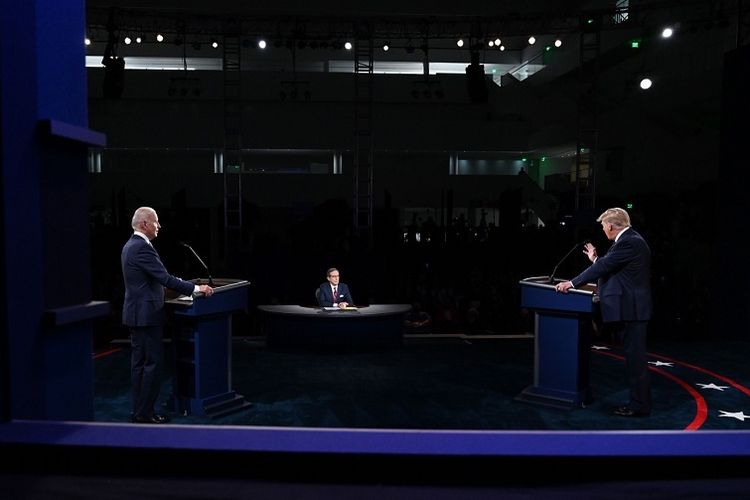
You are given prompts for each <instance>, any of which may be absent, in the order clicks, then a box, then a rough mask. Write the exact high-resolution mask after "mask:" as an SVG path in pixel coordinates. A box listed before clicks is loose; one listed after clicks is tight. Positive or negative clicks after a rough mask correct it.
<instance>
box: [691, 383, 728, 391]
mask: <svg viewBox="0 0 750 500" xmlns="http://www.w3.org/2000/svg"><path fill="white" fill-rule="evenodd" d="M695 385H697V386H698V387H700V388H701V389H716V390H717V391H723V390H724V389H729V386H728V385H716V384H714V383H713V382H711V383H710V384H701V383H700V382H699V383H697V384H695Z"/></svg>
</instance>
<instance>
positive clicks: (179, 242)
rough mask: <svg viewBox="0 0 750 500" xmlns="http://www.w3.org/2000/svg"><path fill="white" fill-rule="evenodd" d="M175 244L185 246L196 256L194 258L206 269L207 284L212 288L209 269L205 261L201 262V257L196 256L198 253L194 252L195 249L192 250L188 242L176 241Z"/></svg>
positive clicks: (212, 282) (212, 281)
mask: <svg viewBox="0 0 750 500" xmlns="http://www.w3.org/2000/svg"><path fill="white" fill-rule="evenodd" d="M177 244H178V245H180V246H182V247H185V248H187V249H188V250H190V252H191V253H192V254H193V255H195V258H196V259H198V262H200V263H201V266H203V269H205V270H206V274H207V275H208V286H210V287H212V288H213V286H214V279H213V278H212V277H211V271H209V270H208V266H207V265H206V263H205V262H203V259H201V258H200V257H199V256H198V254H197V253H195V250H193V247H191V246H190V245H188V244H187V243H185V242H184V241H178V242H177Z"/></svg>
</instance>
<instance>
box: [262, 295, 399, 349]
mask: <svg viewBox="0 0 750 500" xmlns="http://www.w3.org/2000/svg"><path fill="white" fill-rule="evenodd" d="M258 309H259V310H260V311H262V312H263V313H264V314H263V316H264V326H265V334H266V339H267V343H268V346H269V347H313V346H315V347H361V346H393V345H400V344H401V342H402V340H403V335H402V330H401V329H402V323H403V320H404V315H405V314H406V313H407V312H408V311H409V310H410V309H411V306H410V305H408V304H372V305H370V306H367V307H360V308H358V309H357V310H356V311H327V310H325V309H322V308H320V307H303V306H297V305H261V306H258Z"/></svg>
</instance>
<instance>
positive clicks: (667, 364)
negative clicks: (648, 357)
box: [648, 361, 674, 366]
mask: <svg viewBox="0 0 750 500" xmlns="http://www.w3.org/2000/svg"><path fill="white" fill-rule="evenodd" d="M648 364H650V365H654V366H674V363H665V362H664V361H649V362H648Z"/></svg>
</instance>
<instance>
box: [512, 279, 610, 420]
mask: <svg viewBox="0 0 750 500" xmlns="http://www.w3.org/2000/svg"><path fill="white" fill-rule="evenodd" d="M560 281H565V280H555V282H554V283H551V282H550V280H549V277H548V276H537V277H532V278H526V279H523V280H521V281H520V282H519V284H520V285H521V307H523V308H527V309H529V310H531V311H534V383H533V385H530V386H529V387H527V388H526V389H524V390H523V391H522V392H521V394H519V395H518V396H517V397H516V400H518V401H523V402H527V403H534V404H539V405H544V406H551V407H554V408H561V409H572V408H576V407H583V406H585V405H586V404H587V403H588V402H589V400H590V398H591V394H590V391H589V356H590V338H589V335H588V332H589V328H590V326H589V325H590V321H591V319H592V310H593V304H594V302H593V294H594V292H595V290H596V285H594V284H587V285H586V286H584V287H581V288H579V289H575V290H574V289H571V290H569V291H568V293H567V294H565V293H559V292H557V291H555V286H554V285H555V283H559V282H560ZM586 322H589V324H587V323H586Z"/></svg>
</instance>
